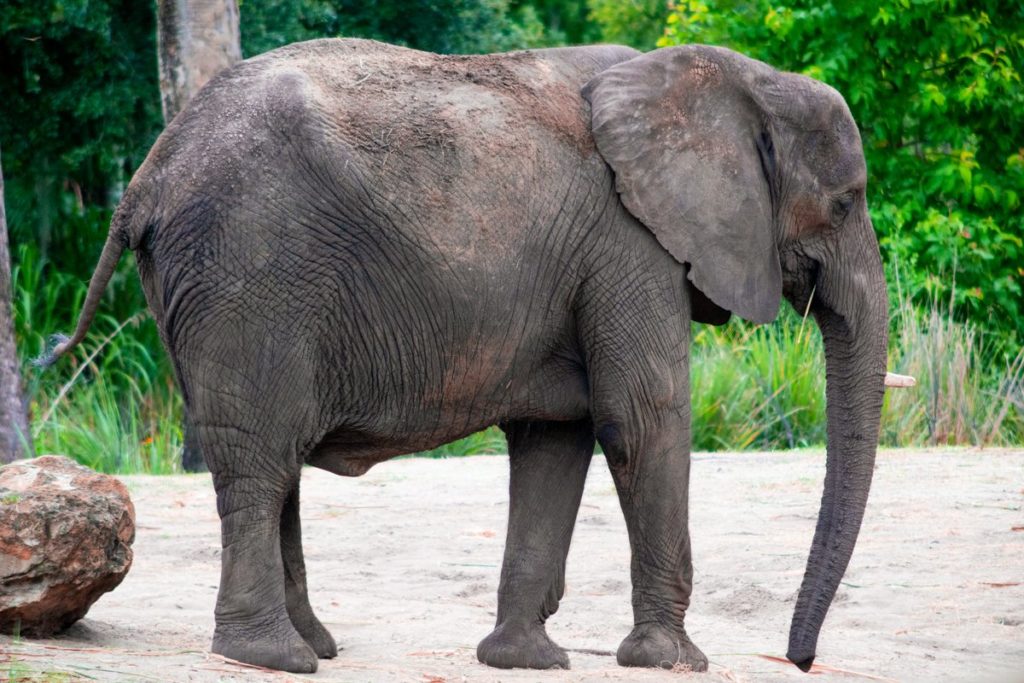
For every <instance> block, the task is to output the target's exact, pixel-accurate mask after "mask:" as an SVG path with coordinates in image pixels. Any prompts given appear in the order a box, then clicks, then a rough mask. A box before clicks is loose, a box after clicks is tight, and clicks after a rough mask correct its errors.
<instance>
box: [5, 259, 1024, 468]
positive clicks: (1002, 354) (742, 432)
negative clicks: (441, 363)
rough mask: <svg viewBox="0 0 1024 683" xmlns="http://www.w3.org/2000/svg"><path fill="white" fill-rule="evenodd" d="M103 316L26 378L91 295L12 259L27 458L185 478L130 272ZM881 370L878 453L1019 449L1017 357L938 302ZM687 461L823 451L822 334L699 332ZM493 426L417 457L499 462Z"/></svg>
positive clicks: (175, 399) (175, 419)
mask: <svg viewBox="0 0 1024 683" xmlns="http://www.w3.org/2000/svg"><path fill="white" fill-rule="evenodd" d="M127 261H130V259H126V263H125V264H122V265H123V267H122V270H121V271H119V273H118V275H117V277H115V280H114V282H113V283H112V286H111V288H110V289H111V292H110V293H109V295H108V300H106V301H105V302H104V308H103V310H104V312H105V315H101V316H100V317H99V318H98V319H97V320H96V322H95V323H94V325H93V328H92V332H91V334H90V336H89V337H88V338H87V339H86V341H85V342H84V343H83V344H82V345H81V346H80V347H79V348H77V349H76V350H75V351H74V352H73V354H72V355H71V357H70V358H65V359H62V360H61V362H60V363H58V364H57V365H55V366H54V367H53V368H50V369H49V370H47V371H45V372H41V371H39V370H37V369H35V368H32V367H31V366H30V362H29V361H30V360H31V359H32V358H33V357H35V356H38V355H39V354H41V353H42V351H43V349H44V345H45V339H46V337H47V336H48V335H50V334H52V333H54V332H57V331H69V330H70V329H71V328H72V327H73V325H74V316H75V315H77V312H78V310H79V307H80V305H81V301H82V299H83V297H84V293H85V287H86V283H85V282H82V281H79V280H77V279H74V278H71V277H69V276H67V275H64V274H62V273H60V272H56V271H55V270H54V269H53V268H52V267H50V266H49V265H48V264H46V263H43V262H41V261H40V260H39V259H38V257H37V256H36V255H35V254H34V253H33V252H32V251H30V250H27V249H21V250H19V253H18V258H17V264H16V267H15V268H14V271H13V276H14V290H15V292H16V296H15V301H14V316H15V327H16V332H17V336H18V341H19V349H20V351H21V353H22V361H23V367H24V379H25V384H26V389H27V393H28V396H29V401H30V410H31V415H32V429H33V437H34V441H35V448H36V452H37V453H40V454H43V453H61V454H67V455H69V456H71V457H73V458H75V459H76V460H78V461H79V462H81V463H83V464H85V465H88V466H89V467H92V468H93V469H95V470H98V471H101V472H116V473H136V472H144V473H153V474H165V473H173V472H178V471H180V467H179V464H178V454H179V452H180V450H181V444H182V434H181V400H180V397H179V395H178V392H177V390H176V389H175V387H174V382H173V380H172V377H171V371H170V366H169V363H168V361H167V358H166V356H165V354H164V351H163V348H162V347H161V345H160V342H159V337H158V335H157V332H156V329H155V325H154V323H153V321H152V320H151V319H149V317H148V314H147V313H145V310H144V308H143V305H142V301H141V297H140V295H139V292H138V283H137V279H136V277H135V274H134V272H132V270H133V268H132V264H131V263H128V262H127ZM894 299H895V300H894V310H893V318H892V333H891V335H890V360H889V369H890V370H892V371H894V372H899V373H902V374H909V375H913V376H914V377H916V378H917V380H918V385H917V387H915V388H913V389H904V390H900V391H889V392H887V394H886V400H885V405H884V408H883V415H882V429H881V442H882V444H883V445H885V446H928V445H1020V444H1022V443H1024V350H1021V349H1020V348H1018V347H1014V346H1012V345H1011V344H1009V343H1007V342H1006V341H1005V340H1002V339H1000V338H998V337H994V336H993V335H991V334H990V333H987V332H985V331H983V330H979V329H978V328H977V327H975V326H974V325H971V324H969V323H962V322H957V321H955V320H953V317H952V316H951V315H950V311H949V310H948V308H945V307H943V306H941V305H939V304H938V303H935V304H933V305H932V306H931V307H930V308H928V309H926V310H920V309H917V308H915V307H914V306H913V305H912V304H910V303H909V302H908V301H907V300H906V299H904V298H903V297H902V296H901V295H899V294H898V295H897V296H896V297H894ZM691 391H692V414H693V446H694V449H695V450H702V451H713V450H744V449H758V450H776V449H790V448H800V447H806V446H816V445H821V444H823V443H824V441H825V367H824V357H823V355H822V349H821V338H820V335H819V333H818V329H817V326H816V325H815V324H814V323H813V321H810V320H804V319H802V318H801V316H799V315H797V314H796V313H794V312H793V311H791V310H789V309H788V308H787V309H786V310H785V311H784V312H783V314H782V315H781V316H780V319H779V320H778V321H777V322H776V323H774V324H772V325H764V326H760V327H755V326H753V325H748V324H745V323H743V322H732V323H730V324H729V325H727V326H724V327H720V328H715V327H708V326H703V325H695V326H694V339H693V348H692V362H691ZM505 450H506V446H505V439H504V436H503V435H502V433H501V432H500V431H499V430H498V429H497V428H493V427H492V428H490V429H488V430H486V431H483V432H480V433H479V434H474V435H472V436H469V437H467V438H465V439H462V440H460V441H456V442H454V443H451V444H447V445H445V446H442V447H440V448H437V449H434V450H432V451H428V452H426V453H421V454H418V455H421V456H426V457H434V458H443V457H458V456H463V455H476V454H490V453H503V452H505Z"/></svg>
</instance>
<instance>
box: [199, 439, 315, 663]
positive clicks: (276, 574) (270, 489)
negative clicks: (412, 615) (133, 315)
mask: <svg viewBox="0 0 1024 683" xmlns="http://www.w3.org/2000/svg"><path fill="white" fill-rule="evenodd" d="M198 427H199V430H200V440H201V444H202V448H203V451H204V453H205V454H206V456H207V459H208V462H209V463H210V469H211V471H212V473H213V484H214V488H215V489H216V492H217V511H218V513H219V514H220V519H221V544H222V550H221V578H220V589H219V591H218V593H217V608H216V611H215V617H216V623H217V625H216V628H215V630H214V633H213V652H215V653H217V654H219V655H223V656H225V657H230V658H231V659H237V660H239V661H241V662H246V663H248V664H256V665H258V666H265V667H268V668H271V669H278V670H282V671H290V672H293V673H312V672H314V671H316V668H317V656H316V653H315V652H314V651H313V649H312V648H311V647H310V646H309V645H308V644H307V643H306V641H305V640H304V639H303V638H302V636H301V635H299V633H298V631H296V629H295V626H293V625H292V621H291V619H290V618H289V616H288V610H287V605H286V598H285V571H284V563H283V560H282V551H281V517H282V513H283V509H284V505H285V500H286V499H287V497H288V494H289V492H290V491H291V489H292V487H293V486H294V485H295V483H296V482H297V481H298V477H299V466H298V463H297V462H293V461H292V459H291V458H290V457H287V455H286V454H285V452H284V451H285V450H286V448H285V447H282V448H281V452H280V453H275V452H273V446H272V445H271V444H270V443H269V442H271V441H273V440H268V439H266V438H265V437H266V434H257V433H254V432H248V431H245V430H241V429H236V428H233V427H224V426H210V425H208V424H203V423H202V422H201V421H199V425H198Z"/></svg>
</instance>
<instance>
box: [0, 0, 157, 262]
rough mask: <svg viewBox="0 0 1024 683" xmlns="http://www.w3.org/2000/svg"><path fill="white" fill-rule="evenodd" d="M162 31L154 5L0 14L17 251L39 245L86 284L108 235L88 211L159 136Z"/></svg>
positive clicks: (80, 4)
mask: <svg viewBox="0 0 1024 683" xmlns="http://www.w3.org/2000/svg"><path fill="white" fill-rule="evenodd" d="M155 26H156V24H155V18H154V6H153V3H147V2H143V3H139V2H131V1H128V0H11V1H9V2H4V3H3V4H0V64H2V65H3V69H2V70H0V102H3V103H4V104H3V108H2V109H0V146H2V148H3V153H4V176H5V180H6V181H7V182H6V185H7V187H6V194H7V197H6V199H7V206H8V221H9V224H10V226H9V230H10V235H11V241H12V243H14V244H25V243H29V242H34V243H35V244H37V245H38V246H39V248H40V250H41V252H42V253H43V255H44V256H52V257H53V258H55V259H57V261H58V262H59V263H61V267H62V269H64V270H65V271H69V272H74V273H75V274H77V275H79V276H83V277H84V276H87V275H88V273H89V271H90V270H91V266H92V262H91V258H84V259H83V258H82V255H83V254H90V255H91V254H95V253H97V251H98V247H97V245H98V244H102V238H103V236H104V235H105V234H106V226H105V225H103V223H105V221H102V222H99V221H93V220H92V215H91V213H92V212H94V211H103V210H109V209H110V208H111V205H112V204H113V203H114V202H115V201H116V199H117V196H118V195H119V192H120V189H121V187H123V185H124V184H125V182H126V180H127V178H128V177H129V176H130V174H131V173H132V172H133V171H134V170H135V168H136V167H138V165H139V164H141V163H142V159H143V158H144V157H145V154H146V152H147V151H148V150H149V147H150V146H151V145H152V143H153V141H154V139H155V138H156V135H157V133H159V131H160V128H161V121H160V98H159V92H158V90H157V71H156V38H155V35H156V34H155ZM83 214H84V215H86V220H85V222H84V223H83V222H82V221H81V220H76V219H77V218H78V217H79V216H81V215H83ZM83 227H88V228H89V230H88V231H82V230H81V228H83ZM93 228H96V229H95V230H94V229H93ZM83 247H84V249H83Z"/></svg>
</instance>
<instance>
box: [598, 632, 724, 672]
mask: <svg viewBox="0 0 1024 683" xmlns="http://www.w3.org/2000/svg"><path fill="white" fill-rule="evenodd" d="M616 659H618V661H619V664H620V665H621V666H646V667H660V668H662V669H673V668H675V667H676V666H680V667H684V668H686V669H687V670H689V671H707V670H708V658H707V657H705V656H704V653H703V652H701V651H700V650H699V649H698V648H697V646H696V645H694V644H693V643H691V642H690V639H689V638H688V637H687V636H686V634H685V633H680V634H679V635H678V636H676V635H673V634H672V633H670V632H669V631H668V630H667V629H665V628H663V627H661V626H658V625H655V624H641V625H640V626H637V627H636V628H634V629H633V632H632V633H630V634H629V635H628V636H626V639H625V640H624V641H622V645H619V651H618V653H617V654H616Z"/></svg>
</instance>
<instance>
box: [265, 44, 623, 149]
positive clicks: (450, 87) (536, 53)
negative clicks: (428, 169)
mask: <svg viewBox="0 0 1024 683" xmlns="http://www.w3.org/2000/svg"><path fill="white" fill-rule="evenodd" d="M635 54H637V53H636V52H635V51H633V50H631V49H630V48H622V47H616V46H596V47H581V48H561V49H550V50H526V51H519V52H508V53H500V54H487V55H437V54H432V53H428V52H421V51H418V50H412V49H409V48H404V47H399V46H395V45H388V44H384V43H379V42H376V41H372V40H361V39H322V40H314V41H308V42H304V43H296V44H294V45H289V46H286V47H283V48H280V49H278V50H274V51H272V52H269V53H267V54H266V55H263V56H261V57H258V58H256V59H254V60H251V63H250V68H253V69H260V70H263V72H264V77H265V79H266V80H267V81H268V82H274V81H276V79H280V78H282V77H284V78H288V77H299V78H302V79H304V80H305V81H306V83H307V85H308V87H307V88H306V89H305V90H304V97H302V98H301V99H302V101H303V104H304V105H305V106H307V107H309V109H310V111H312V112H315V113H316V115H317V116H318V118H319V119H320V120H321V121H322V122H323V123H324V124H325V126H326V129H327V130H328V131H329V134H330V135H332V136H335V137H336V139H337V140H339V141H344V142H347V143H348V144H350V145H352V146H353V147H354V148H355V149H356V150H358V151H359V152H361V153H362V154H363V155H364V156H367V157H373V156H375V155H386V154H392V153H394V152H395V151H396V150H401V151H408V150H423V151H427V152H430V151H437V150H438V149H439V148H444V147H449V148H450V147H453V146H459V147H463V148H464V149H465V150H467V151H469V150H472V151H473V152H474V153H477V154H479V155H481V156H489V157H493V156H494V155H501V154H512V153H518V152H517V150H518V151H519V152H521V149H522V145H523V144H530V143H531V142H534V141H536V140H537V139H538V137H544V136H545V135H550V136H551V137H552V138H554V140H556V141H558V142H561V143H564V144H568V145H571V146H572V147H573V148H574V149H576V150H578V152H579V153H581V154H585V155H591V154H593V153H594V145H593V140H592V137H591V135H590V126H589V123H590V114H589V109H588V107H587V105H586V103H585V101H584V100H583V98H582V97H581V96H580V94H579V91H580V88H581V87H582V86H583V85H584V84H585V83H586V82H587V81H588V80H589V79H590V78H591V77H592V76H593V75H595V74H596V73H598V72H600V71H602V70H604V69H605V68H607V67H608V66H611V65H612V64H614V63H616V62H619V61H622V60H624V59H628V58H630V57H632V56H634V55H635ZM300 75H301V76H300ZM445 151H447V152H450V151H452V150H451V149H448V150H443V149H442V150H441V153H443V152H445Z"/></svg>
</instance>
